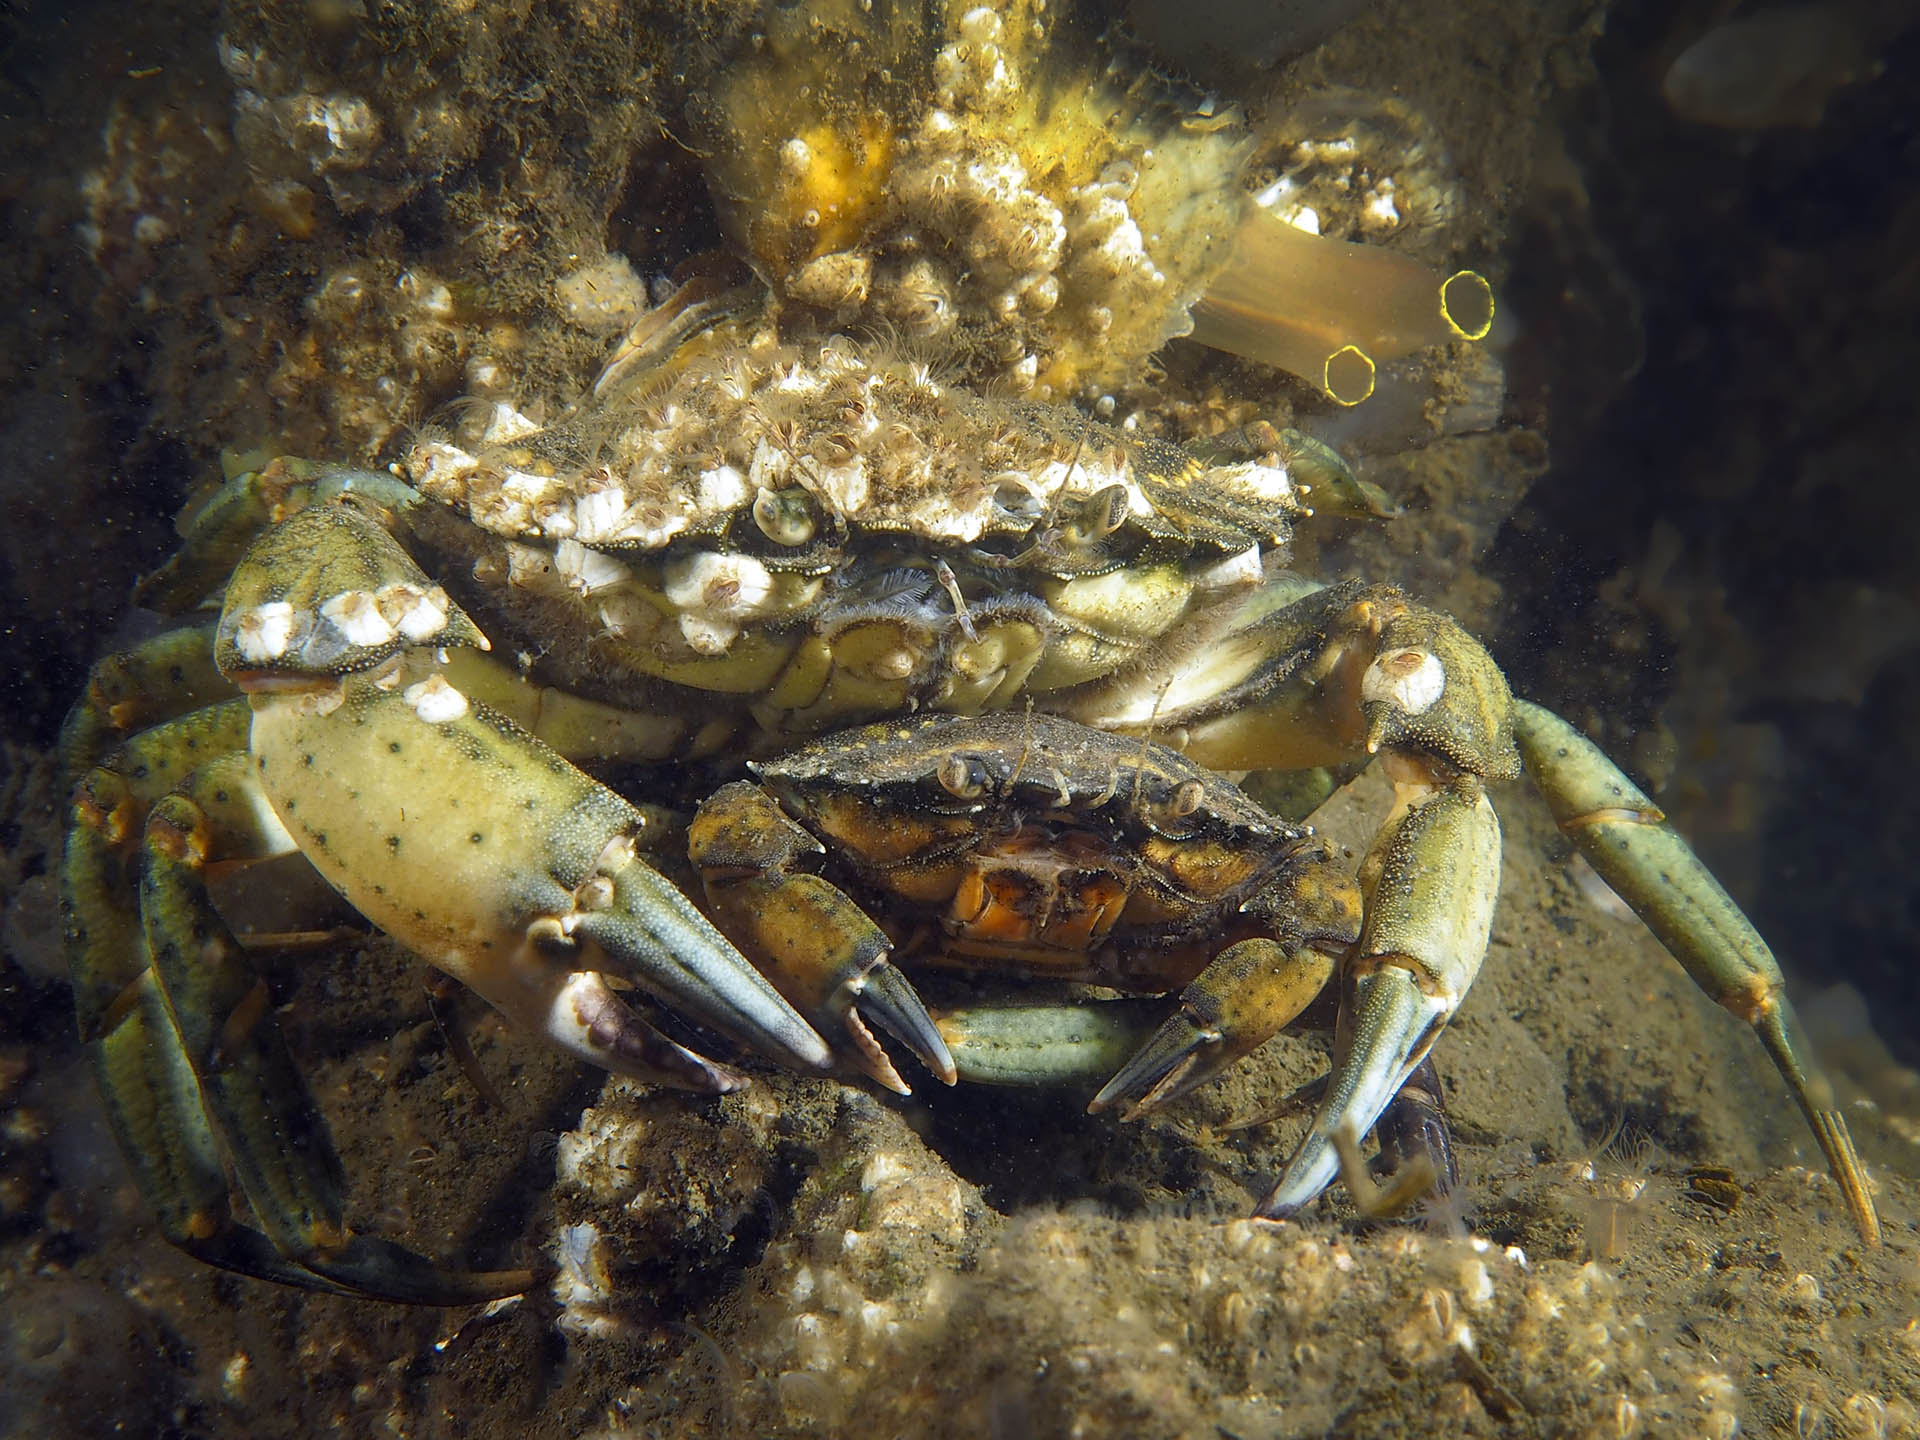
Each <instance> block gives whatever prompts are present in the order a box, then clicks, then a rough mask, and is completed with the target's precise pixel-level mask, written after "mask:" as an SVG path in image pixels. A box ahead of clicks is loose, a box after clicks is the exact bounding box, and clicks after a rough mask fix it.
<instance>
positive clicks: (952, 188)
mask: <svg viewBox="0 0 1920 1440" xmlns="http://www.w3.org/2000/svg"><path fill="white" fill-rule="evenodd" d="M1066 8H1067V7H1061V6H1057V5H1056V6H1049V5H1046V4H1043V3H1023V4H1014V5H1006V6H987V5H965V4H948V5H936V6H930V7H925V8H924V9H922V8H919V7H915V8H913V9H911V10H908V11H894V10H887V11H885V12H884V13H883V12H879V11H876V10H875V9H874V8H873V7H865V8H860V9H856V8H854V7H839V6H825V7H796V8H794V9H790V10H780V9H778V8H774V9H771V10H769V12H768V13H767V14H766V15H765V16H764V17H763V23H761V24H759V25H757V26H755V27H754V28H753V29H752V30H751V31H750V32H749V33H748V34H747V35H746V36H744V37H743V38H742V40H741V41H740V44H739V46H738V47H737V49H735V50H734V51H732V52H730V53H728V54H726V55H725V57H724V59H723V60H722V61H721V63H720V64H719V65H718V67H717V68H716V70H715V72H714V74H715V83H714V85H713V87H712V90H711V93H710V95H706V96H704V97H703V99H702V100H701V101H700V102H697V103H696V104H695V106H694V115H695V119H696V124H697V128H698V130H699V133H700V135H701V137H702V140H703V142H704V143H706V144H708V145H710V146H711V155H710V158H709V162H708V169H709V177H710V181H711V183H712V185H713V188H714V192H715V195H716V197H717V199H718V200H719V201H720V203H721V207H722V215H723V220H724V221H725V222H726V223H727V225H728V228H729V229H730V230H731V232H732V233H733V237H734V239H735V242H736V244H737V245H738V246H739V248H740V249H741V250H742V252H743V253H745V254H747V255H749V256H751V257H752V259H753V261H754V263H755V264H756V266H757V267H758V268H760V270H761V271H762V273H764V274H765V275H766V276H767V277H768V279H769V280H770V281H771V282H772V284H773V286H774V288H775V290H776V292H777V293H778V296H779V297H780V299H781V301H782V302H783V303H784V304H786V305H787V306H789V307H795V308H797V309H798V310H799V311H801V312H802V313H803V314H805V315H810V316H811V317H812V318H815V319H819V320H822V321H824V323H826V324H827V325H829V326H832V327H835V328H844V327H847V326H849V325H880V326H886V327H891V328H893V329H895V330H897V331H898V332H900V333H901V334H902V335H903V336H905V337H906V338H907V339H908V340H909V341H910V342H912V343H915V344H917V345H920V346H922V347H925V348H926V349H928V350H931V351H937V352H938V353H940V354H942V355H945V356H951V357H956V359H957V360H958V362H959V363H960V364H962V365H963V366H964V367H965V368H966V369H967V370H969V371H970V372H971V373H972V374H973V375H974V376H975V378H976V379H980V380H990V381H997V382H999V383H1002V384H1004V385H1006V386H1008V387H1010V388H1012V389H1013V390H1015V391H1017V392H1020V393H1028V394H1032V395H1034V396H1036V397H1041V398H1047V397H1055V398H1065V397H1072V396H1079V395H1083V394H1089V393H1098V392H1099V391H1100V390H1101V389H1102V388H1103V387H1106V386H1109V385H1112V384H1115V383H1118V382H1121V381H1123V380H1126V379H1128V378H1131V377H1132V376H1134V375H1135V374H1137V371H1138V367H1139V366H1140V364H1141V362H1142V361H1143V360H1144V358H1145V357H1146V356H1147V355H1148V354H1149V353H1150V352H1151V351H1153V350H1154V349H1156V348H1158V347H1159V346H1160V345H1161V344H1162V343H1163V342H1164V341H1165V340H1167V339H1168V338H1170V337H1173V336H1178V335H1184V334H1187V333H1188V332H1189V331H1195V333H1196V334H1197V336H1198V338H1201V339H1203V340H1205V341H1206V342H1207V343H1209V344H1212V345H1215V346H1218V347H1221V348H1227V349H1232V350H1235V351H1238V352H1240V353H1243V354H1247V355H1251V356H1254V357H1255V358H1259V359H1263V360H1267V361H1270V362H1271V363H1274V364H1276V365H1279V366H1280V367H1281V368H1283V369H1287V370H1290V371H1292V372H1293V373H1295V374H1297V375H1300V376H1302V377H1304V378H1306V379H1308V380H1309V381H1310V382H1311V383H1313V384H1314V385H1316V386H1318V387H1320V388H1322V389H1323V390H1324V391H1325V392H1326V393H1328V394H1329V395H1331V396H1332V397H1333V398H1334V399H1336V400H1338V401H1340V402H1341V403H1343V404H1355V403H1358V402H1359V401H1361V400H1363V399H1365V398H1366V397H1367V396H1368V395H1369V394H1371V393H1372V389H1373V376H1374V370H1375V366H1376V363H1377V362H1380V361H1384V360H1388V359H1393V358H1397V357H1399V356H1402V355H1405V354H1407V353H1409V352H1410V351H1412V350H1414V349H1417V348H1420V347H1423V346H1429V345H1435V344H1440V343H1444V342H1446V341H1448V340H1450V339H1454V338H1468V339H1479V338H1482V337H1483V336H1485V335H1486V333H1487V331H1488V329H1489V328H1490V326H1491V321H1492V299H1491V294H1490V292H1489V291H1488V289H1487V285H1486V282H1485V281H1484V280H1482V279H1481V278H1480V277H1479V276H1477V275H1474V274H1471V272H1465V273H1462V274H1458V275H1455V276H1452V277H1448V276H1446V275H1444V274H1443V273H1442V272H1438V271H1435V270H1433V269H1432V268H1430V267H1429V266H1427V265H1426V264H1424V263H1422V262H1420V261H1417V260H1414V259H1411V258H1409V257H1407V256H1405V255H1402V254H1397V253H1395V252H1393V251H1391V250H1389V249H1387V248H1384V247H1380V246H1375V245H1362V244H1352V243H1347V242H1345V241H1342V240H1336V239H1333V238H1330V237H1328V236H1323V235H1320V234H1319V233H1318V221H1319V217H1318V213H1317V211H1316V210H1314V209H1313V207H1312V206H1310V205H1309V204H1307V203H1306V201H1305V200H1304V199H1303V198H1302V191H1303V188H1308V187H1310V180H1309V178H1308V177H1307V175H1306V174H1305V172H1308V171H1313V170H1324V169H1326V168H1327V167H1325V166H1324V165H1322V164H1320V161H1321V160H1322V159H1323V158H1324V157H1323V156H1322V155H1321V153H1320V152H1321V150H1323V149H1325V148H1326V147H1325V146H1324V145H1320V146H1316V145H1315V144H1311V143H1305V142H1303V143H1302V144H1301V145H1300V146H1298V147H1297V151H1296V153H1295V154H1293V155H1291V156H1289V157H1287V159H1286V162H1285V163H1287V164H1288V166H1289V167H1290V171H1289V173H1286V174H1282V175H1280V176H1279V177H1278V178H1277V179H1276V181H1275V182H1274V183H1273V184H1271V185H1270V186H1268V187H1267V189H1266V190H1265V191H1264V192H1263V193H1262V195H1261V196H1259V197H1256V196H1255V195H1253V194H1252V193H1250V192H1249V190H1248V189H1247V188H1246V186H1245V185H1244V184H1243V183H1242V182H1243V181H1244V180H1246V179H1247V178H1249V174H1250V161H1251V160H1252V159H1254V158H1255V157H1256V155H1258V154H1260V153H1261V152H1262V150H1263V146H1262V143H1261V136H1260V133H1259V132H1258V131H1257V130H1256V129H1255V128H1254V127H1251V126H1250V125H1249V124H1248V123H1247V121H1246V119H1245V117H1244V116H1243V115H1242V114H1241V113H1240V112H1239V111H1238V110H1237V109H1235V108H1234V107H1232V106H1230V105H1227V104H1225V103H1223V102H1221V101H1219V100H1217V99H1215V98H1212V97H1208V96H1204V95H1201V94H1200V93H1198V92H1196V91H1193V90H1191V89H1190V88H1188V87H1186V86H1184V85H1180V84H1176V83H1174V82H1172V81H1169V80H1166V79H1164V78H1162V77H1160V76H1159V75H1157V74H1156V73H1154V71H1153V70H1152V69H1151V68H1150V67H1149V66H1148V65H1147V64H1146V63H1145V61H1144V60H1143V59H1142V58H1141V57H1139V56H1137V55H1134V54H1130V53H1127V52H1125V51H1124V50H1123V49H1120V48H1117V47H1116V46H1114V45H1113V44H1111V43H1110V42H1109V40H1108V39H1107V38H1106V37H1101V38H1097V39H1096V38H1090V37H1089V36H1088V35H1087V34H1085V33H1084V30H1083V28H1082V27H1080V26H1077V25H1076V24H1075V23H1074V22H1073V19H1072V17H1071V16H1070V15H1068V14H1066V13H1065V10H1066ZM1334 150H1335V151H1336V152H1341V147H1340V143H1339V142H1338V141H1337V140H1336V141H1335V142H1334ZM1359 150H1360V146H1359V145H1358V143H1357V142H1356V141H1355V140H1353V139H1352V138H1350V137H1349V138H1347V139H1346V140H1345V145H1344V152H1341V153H1345V154H1346V155H1347V156H1348V157H1349V158H1357V157H1358V153H1359ZM1296 172H1298V173H1296ZM1365 183H1366V190H1365V193H1364V194H1362V195H1361V196H1360V197H1359V199H1360V201H1361V204H1360V206H1359V207H1358V208H1359V210H1360V213H1362V214H1363V215H1365V216H1366V217H1369V218H1370V219H1371V221H1372V222H1373V224H1372V227H1370V228H1372V229H1373V230H1374V231H1375V233H1378V230H1379V228H1380V227H1382V226H1384V227H1385V228H1388V229H1391V228H1394V227H1396V226H1397V225H1398V224H1399V222H1400V220H1401V218H1402V217H1401V214H1400V211H1399V210H1398V209H1397V208H1396V205H1395V181H1394V178H1393V176H1391V175H1369V176H1367V177H1366V182H1365ZM1311 188H1315V189H1318V188H1327V189H1329V190H1331V189H1333V188H1335V187H1333V186H1331V185H1329V186H1326V187H1311ZM1342 188H1344V189H1345V190H1346V191H1347V192H1348V193H1349V194H1351V193H1352V191H1353V186H1352V184H1351V177H1345V178H1343V181H1342ZM1419 188H1420V187H1419V186H1418V185H1417V184H1415V183H1413V182H1411V181H1410V182H1409V189H1410V190H1415V191H1418V189H1419ZM1262 200H1264V201H1265V202H1266V203H1260V202H1261V201H1262ZM1429 208H1430V209H1431V208H1437V207H1429ZM1196 304H1198V306H1199V308H1198V310H1196V309H1195V306H1196ZM1190 312H1191V313H1190ZM1196 325H1197V327H1198V328H1197V330H1196Z"/></svg>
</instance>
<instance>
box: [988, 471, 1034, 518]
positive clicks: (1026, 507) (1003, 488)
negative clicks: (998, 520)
mask: <svg viewBox="0 0 1920 1440" xmlns="http://www.w3.org/2000/svg"><path fill="white" fill-rule="evenodd" d="M993 503H994V505H995V507H997V508H998V509H999V510H1000V511H1001V512H1002V513H1004V514H1005V515H1007V516H1008V517H1010V518H1011V519H1014V520H1018V521H1020V522H1022V523H1023V524H1027V525H1031V524H1033V523H1034V522H1035V521H1037V520H1038V519H1039V518H1040V517H1041V516H1042V515H1044V514H1046V513H1047V502H1046V500H1045V499H1044V498H1043V497H1042V496H1040V495H1039V494H1038V493H1036V492H1035V491H1034V489H1033V487H1032V486H1031V485H1029V484H1027V482H1026V481H1025V480H1023V479H1022V478H1020V477H1019V476H1017V475H1010V476H1008V477H1006V478H1005V479H1003V480H1001V482H1000V483H999V484H998V485H996V486H994V487H993Z"/></svg>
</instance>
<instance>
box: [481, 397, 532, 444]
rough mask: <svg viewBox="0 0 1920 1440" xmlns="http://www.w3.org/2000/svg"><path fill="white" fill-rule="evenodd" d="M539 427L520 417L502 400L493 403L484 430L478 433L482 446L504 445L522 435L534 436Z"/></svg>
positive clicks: (518, 413) (519, 414)
mask: <svg viewBox="0 0 1920 1440" xmlns="http://www.w3.org/2000/svg"><path fill="white" fill-rule="evenodd" d="M539 429H540V426H539V425H538V424H537V423H536V422H534V421H532V420H529V419H528V418H527V417H526V416H525V415H522V414H521V413H520V412H519V411H518V410H516V409H514V408H513V406H511V405H509V404H507V402H506V401H504V400H496V401H494V402H493V409H492V411H491V413H489V415H488V416H487V426H486V429H484V430H483V431H481V432H480V443H481V444H483V445H505V444H508V443H510V442H511V441H514V440H518V439H520V438H521V437H522V436H523V435H532V434H535V433H536V432H537V431H538V430H539Z"/></svg>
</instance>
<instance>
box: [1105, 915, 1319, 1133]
mask: <svg viewBox="0 0 1920 1440" xmlns="http://www.w3.org/2000/svg"><path fill="white" fill-rule="evenodd" d="M1347 933H1348V935H1349V936H1351V935H1352V933H1353V932H1352V931H1348V932H1347ZM1333 967H1334V957H1333V956H1332V955H1331V954H1328V953H1327V952H1326V951H1325V950H1322V949H1317V948H1315V947H1313V946H1311V945H1307V944H1304V943H1303V944H1298V945H1294V946H1292V947H1289V946H1286V945H1282V944H1281V943H1280V942H1279V941H1277V940H1268V939H1265V938H1261V937H1256V938H1254V939H1251V940H1241V941H1238V942H1237V943H1235V944H1233V945H1229V946H1228V947H1227V948H1226V949H1225V950H1222V951H1221V952H1220V953H1219V954H1218V955H1216V956H1214V957H1213V959H1212V960H1210V961H1209V962H1208V963H1207V967H1206V969H1204V970H1202V971H1201V972H1200V973H1199V974H1198V975H1197V976H1195V977H1194V978H1193V980H1192V981H1190V982H1189V983H1188V985H1187V987H1186V988H1185V989H1184V990H1182V991H1181V992H1180V1005H1179V1008H1178V1009H1176V1010H1175V1011H1174V1012H1173V1014H1172V1015H1170V1016H1168V1017H1167V1019H1166V1021H1165V1023H1164V1024H1162V1025H1161V1026H1160V1028H1159V1029H1158V1030H1157V1031H1155V1032H1154V1034H1153V1036H1152V1038H1151V1039H1149V1040H1148V1041H1147V1043H1146V1044H1145V1045H1142V1046H1141V1047H1140V1049H1139V1050H1138V1051H1136V1052H1135V1053H1134V1054H1133V1056H1132V1057H1131V1058H1129V1059H1128V1061H1127V1063H1126V1064H1125V1065H1123V1066H1121V1067H1120V1069H1119V1071H1118V1073H1116V1074H1115V1075H1114V1077H1113V1078H1112V1079H1111V1080H1109V1081H1108V1082H1107V1083H1106V1085H1105V1086H1103V1087H1102V1088H1101V1090H1100V1093H1099V1094H1098V1095H1095V1096H1094V1097H1093V1100H1092V1102H1091V1103H1090V1104H1089V1105H1088V1106H1087V1109H1088V1110H1089V1111H1091V1112H1093V1113H1095V1114H1097V1113H1099V1112H1100V1111H1102V1110H1105V1109H1107V1108H1108V1107H1109V1106H1111V1105H1113V1104H1114V1103H1115V1102H1116V1101H1118V1102H1125V1103H1126V1107H1127V1108H1126V1109H1125V1110H1124V1111H1123V1112H1122V1114H1121V1118H1122V1119H1124V1120H1132V1119H1135V1118H1137V1117H1138V1116H1140V1115H1144V1114H1145V1113H1147V1112H1148V1111H1149V1110H1156V1109H1158V1108H1159V1107H1160V1106H1162V1105H1164V1104H1166V1103H1167V1102H1168V1101H1169V1100H1174V1099H1177V1098H1178V1097H1179V1096H1182V1095H1184V1094H1186V1093H1187V1092H1188V1091H1189V1090H1192V1089H1194V1088H1195V1087H1196V1086H1199V1085H1203V1084H1205V1083H1206V1082H1207V1081H1208V1080H1210V1079H1212V1078H1213V1077H1214V1076H1215V1075H1217V1074H1219V1073H1220V1071H1221V1070H1223V1069H1224V1068H1226V1067H1227V1066H1228V1065H1230V1064H1232V1063H1233V1062H1234V1061H1235V1060H1238V1059H1239V1058H1240V1057H1241V1056H1242V1055H1246V1054H1250V1053H1251V1052H1253V1051H1254V1050H1257V1049H1258V1048H1259V1047H1260V1046H1262V1045H1264V1044H1266V1043H1267V1041H1268V1040H1270V1039H1272V1038H1273V1037H1274V1036H1275V1035H1278V1034H1279V1033H1280V1032H1281V1031H1282V1030H1284V1029H1285V1028H1286V1027H1287V1025H1288V1024H1289V1023H1290V1022H1291V1021H1292V1020H1293V1019H1294V1017H1295V1016H1297V1015H1298V1014H1299V1013H1300V1012H1301V1011H1302V1010H1304V1009H1306V1008H1307V1006H1308V1005H1310V1004H1312V1003H1313V999H1314V997H1315V996H1316V995H1318V994H1319V993H1320V991H1321V989H1322V988H1323V987H1324V986H1325V985H1326V983H1327V979H1328V977H1329V976H1331V975H1332V974H1333Z"/></svg>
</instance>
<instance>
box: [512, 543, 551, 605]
mask: <svg viewBox="0 0 1920 1440" xmlns="http://www.w3.org/2000/svg"><path fill="white" fill-rule="evenodd" d="M562 543H563V544H564V543H566V542H564V541H563V542H562ZM507 584H509V585H511V586H513V587H514V588H515V589H517V590H536V591H545V592H549V593H551V592H552V591H553V589H554V564H553V552H552V551H551V550H544V549H542V548H541V547H540V546H538V545H516V544H514V543H513V542H512V541H509V542H508V543H507Z"/></svg>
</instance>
